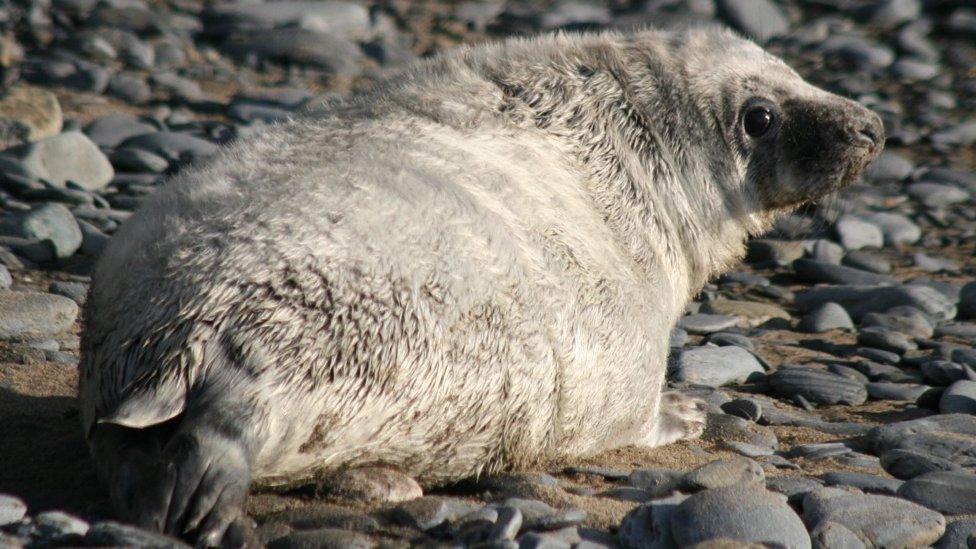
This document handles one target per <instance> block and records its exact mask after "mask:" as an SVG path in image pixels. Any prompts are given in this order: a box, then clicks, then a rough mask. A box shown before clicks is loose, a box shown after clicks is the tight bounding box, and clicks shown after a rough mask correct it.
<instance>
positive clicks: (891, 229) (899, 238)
mask: <svg viewBox="0 0 976 549" xmlns="http://www.w3.org/2000/svg"><path fill="white" fill-rule="evenodd" d="M866 220H867V221H868V222H870V223H872V224H874V225H877V226H878V227H880V228H881V232H882V233H883V234H884V242H885V245H887V246H901V245H903V244H914V243H915V242H918V239H919V238H921V237H922V229H920V228H919V226H918V225H916V224H915V222H914V221H912V220H911V219H909V218H908V217H907V216H904V215H902V214H897V213H890V212H878V213H873V214H871V215H869V216H867V218H866Z"/></svg>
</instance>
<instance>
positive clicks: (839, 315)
mask: <svg viewBox="0 0 976 549" xmlns="http://www.w3.org/2000/svg"><path fill="white" fill-rule="evenodd" d="M852 329H854V321H853V320H851V317H850V315H848V314H847V311H845V310H844V308H843V307H841V306H840V305H838V304H836V303H824V304H823V305H820V306H819V307H817V308H816V309H814V310H812V311H810V312H809V313H807V314H806V315H805V316H804V317H803V318H802V319H800V322H799V324H797V330H799V331H801V332H806V333H811V334H818V333H822V332H828V331H830V330H852Z"/></svg>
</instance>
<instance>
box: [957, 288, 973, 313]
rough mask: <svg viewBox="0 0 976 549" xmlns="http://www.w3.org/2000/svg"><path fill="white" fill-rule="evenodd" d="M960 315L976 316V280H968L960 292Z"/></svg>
mask: <svg viewBox="0 0 976 549" xmlns="http://www.w3.org/2000/svg"><path fill="white" fill-rule="evenodd" d="M959 316H961V317H963V318H976V282H967V283H966V285H965V286H963V287H962V290H961V291H960V292H959Z"/></svg>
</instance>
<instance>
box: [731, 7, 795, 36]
mask: <svg viewBox="0 0 976 549" xmlns="http://www.w3.org/2000/svg"><path fill="white" fill-rule="evenodd" d="M716 6H717V7H718V10H719V13H720V14H721V15H722V17H723V18H724V19H725V20H726V21H728V22H729V23H730V24H731V25H732V26H733V27H735V28H737V29H739V30H740V31H742V32H744V33H745V34H747V35H749V36H750V37H751V38H753V39H755V40H756V41H757V42H759V43H760V44H762V43H764V42H766V41H767V40H769V39H770V38H773V37H774V36H781V35H783V34H786V32H788V31H789V29H790V24H789V20H788V19H786V16H785V15H784V14H783V12H782V11H780V8H779V7H778V6H777V5H776V4H774V3H772V2H770V1H769V0H718V1H717V2H716Z"/></svg>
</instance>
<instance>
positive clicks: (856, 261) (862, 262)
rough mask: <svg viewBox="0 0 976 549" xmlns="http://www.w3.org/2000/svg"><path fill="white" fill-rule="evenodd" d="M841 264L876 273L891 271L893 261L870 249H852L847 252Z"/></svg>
mask: <svg viewBox="0 0 976 549" xmlns="http://www.w3.org/2000/svg"><path fill="white" fill-rule="evenodd" d="M841 264H843V265H846V266H847V267H851V268H854V269H858V270H861V271H868V272H871V273H876V274H888V273H890V272H891V263H890V262H889V261H888V260H887V259H885V258H884V257H881V256H880V255H878V254H877V253H875V252H871V251H868V250H851V251H849V252H847V253H845V254H844V257H843V259H842V260H841Z"/></svg>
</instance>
